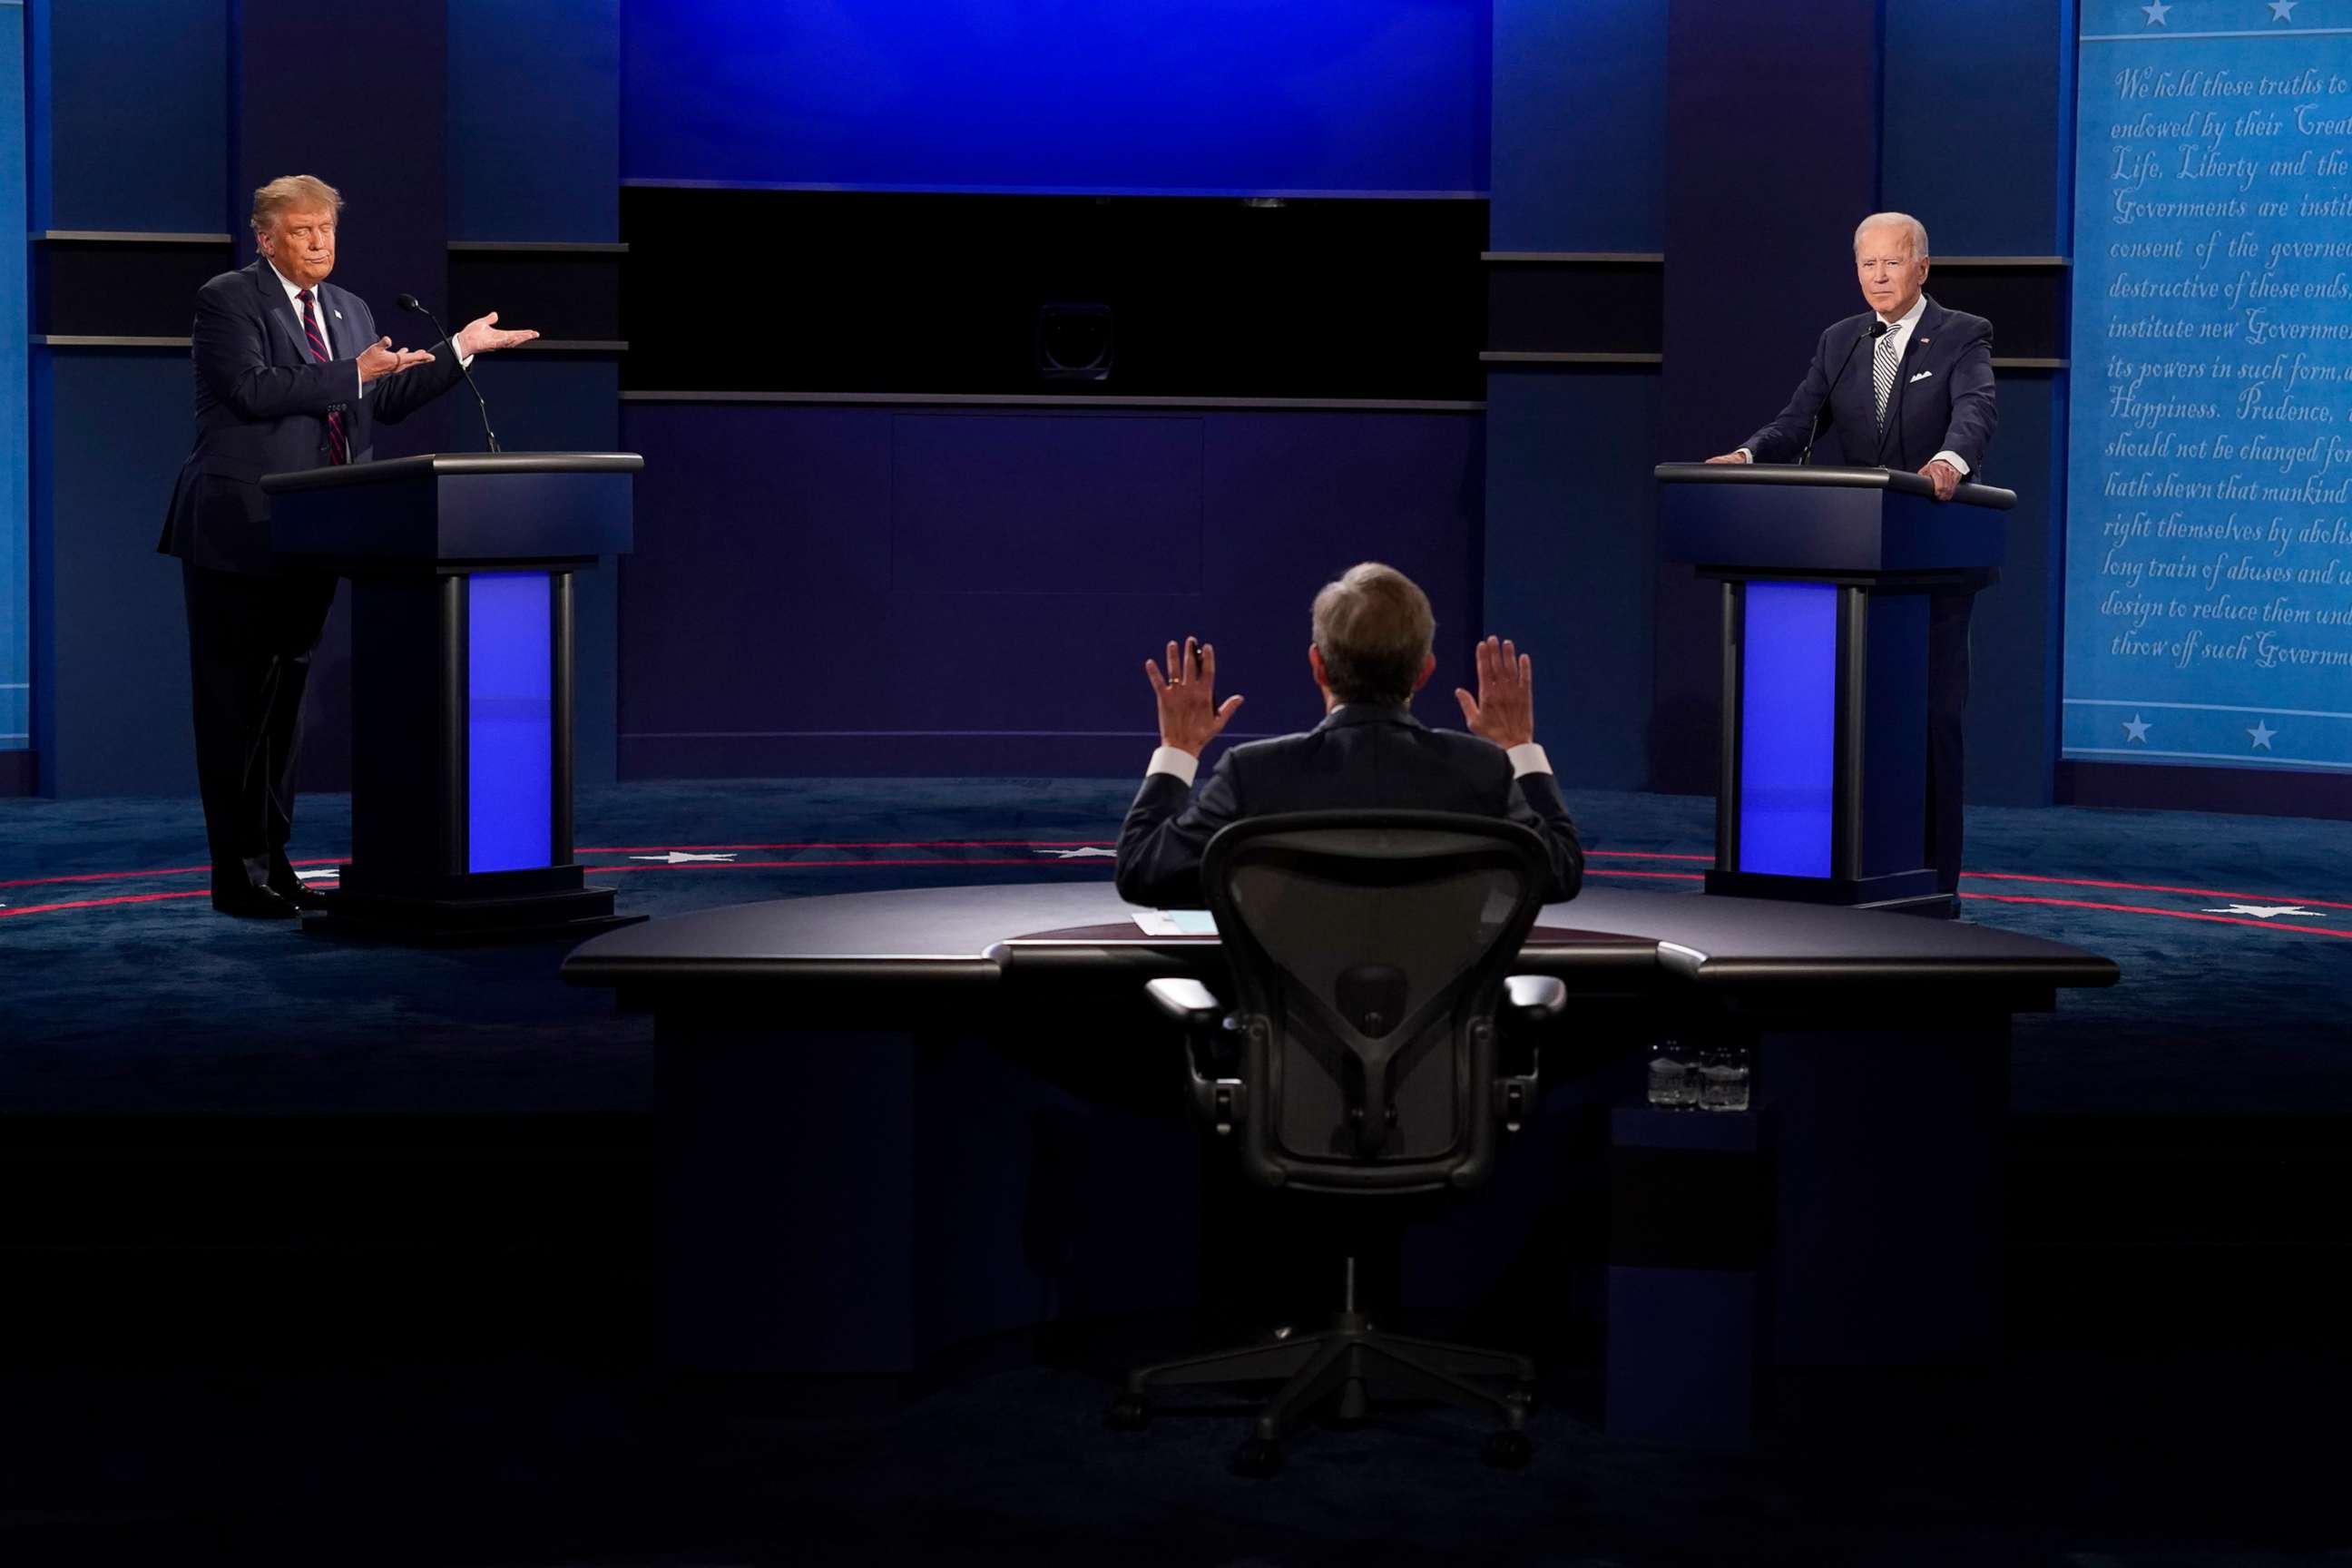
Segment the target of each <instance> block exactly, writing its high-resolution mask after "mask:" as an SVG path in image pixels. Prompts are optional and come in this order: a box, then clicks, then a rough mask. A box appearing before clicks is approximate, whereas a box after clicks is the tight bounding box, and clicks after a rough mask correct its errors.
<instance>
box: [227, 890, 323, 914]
mask: <svg viewBox="0 0 2352 1568" xmlns="http://www.w3.org/2000/svg"><path fill="white" fill-rule="evenodd" d="M213 908H215V909H216V910H219V911H220V912H221V913H223V914H225V915H235V916H236V917H237V918H238V919H240V920H248V921H290V920H299V919H300V918H301V915H302V911H301V910H298V909H296V908H295V907H294V905H293V904H292V902H290V901H289V900H286V899H283V898H280V897H279V896H278V894H276V893H274V892H271V891H270V890H269V889H268V888H246V889H242V890H239V889H231V890H229V891H227V892H225V893H215V894H214V895H213Z"/></svg>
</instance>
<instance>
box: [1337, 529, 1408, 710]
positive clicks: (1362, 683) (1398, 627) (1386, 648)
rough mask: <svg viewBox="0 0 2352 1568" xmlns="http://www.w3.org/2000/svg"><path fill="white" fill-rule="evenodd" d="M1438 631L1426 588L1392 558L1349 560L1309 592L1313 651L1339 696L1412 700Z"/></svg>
mask: <svg viewBox="0 0 2352 1568" xmlns="http://www.w3.org/2000/svg"><path fill="white" fill-rule="evenodd" d="M1436 637H1437V616H1435V614H1433V612H1432V611H1431V609H1430V607H1429V595H1426V594H1424V593H1423V592H1422V591H1421V588H1420V586H1419V584H1415V583H1414V582H1413V580H1412V578H1410V577H1408V576H1406V575H1405V574H1403V573H1402V572H1400V571H1398V570H1397V569H1396V568H1395V567H1393V566H1383V565H1381V563H1379V562H1377V561H1366V562H1363V563H1360V564H1359V565H1355V566H1350V567H1349V568H1348V570H1347V571H1346V572H1345V573H1344V574H1341V575H1340V576H1339V578H1338V579H1337V580H1335V581H1333V582H1329V583H1326V584H1324V585H1323V591H1322V592H1321V593H1319V594H1318V595H1315V651H1316V652H1317V653H1318V654H1320V655H1322V656H1323V679H1324V680H1325V681H1326V682H1327V683H1328V685H1329V686H1330V688H1331V690H1332V692H1333V693H1334V694H1335V695H1336V696H1338V698H1339V700H1340V701H1342V702H1394V703H1403V702H1410V701H1412V689H1413V686H1414V685H1415V684H1416V683H1417V682H1418V681H1419V680H1420V679H1421V669H1422V666H1423V665H1424V664H1427V663H1428V662H1429V652H1430V647H1431V645H1432V644H1433V642H1434V641H1435V640H1436Z"/></svg>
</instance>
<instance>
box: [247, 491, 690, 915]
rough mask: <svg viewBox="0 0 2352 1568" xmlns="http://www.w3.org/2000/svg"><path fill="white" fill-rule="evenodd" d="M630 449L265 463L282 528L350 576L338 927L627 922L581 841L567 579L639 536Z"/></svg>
mask: <svg viewBox="0 0 2352 1568" xmlns="http://www.w3.org/2000/svg"><path fill="white" fill-rule="evenodd" d="M644 466H645V463H644V459H643V458H639V457H637V456H636V455H635V454H634V453H628V452H582V453H565V452H539V453H509V454H492V455H487V456H451V455H427V456H424V457H416V458H394V459H391V460H389V461H386V462H381V463H354V464H352V465H350V466H348V467H345V468H316V469H312V470H310V471H308V472H304V473H298V474H272V475H269V476H268V477H267V478H265V479H263V480H262V489H265V490H267V491H268V492H269V494H270V496H271V498H272V505H271V514H270V541H271V543H272V546H273V547H274V548H275V550H276V551H277V552H278V558H279V559H280V560H281V561H283V562H285V563H288V564H289V566H292V567H296V568H299V569H307V570H311V571H318V572H324V573H331V574H335V575H338V576H343V577H348V578H350V579H351V580H352V858H351V860H350V862H349V863H348V864H346V865H345V866H344V867H343V868H342V870H341V877H340V879H339V885H338V886H337V887H336V888H335V889H332V890H331V891H329V892H328V893H326V895H325V910H324V912H323V914H320V915H316V916H313V917H311V918H310V920H309V921H307V922H306V925H307V927H308V929H310V930H313V931H318V932H320V934H323V935H331V936H357V937H371V938H378V939H384V940H391V941H397V942H425V943H436V944H438V943H452V942H502V941H520V940H529V939H533V938H546V937H563V936H577V935H584V934H586V933H589V932H592V931H601V930H604V929H605V928H607V927H609V926H613V925H616V924H621V923H624V921H625V919H626V918H627V917H623V916H617V915H615V914H614V912H613V893H612V890H611V889H607V888H591V887H588V886H586V885H585V882H584V880H583V877H582V872H581V868H580V867H579V866H578V865H577V864H575V863H573V861H572V574H573V573H575V572H578V571H582V570H584V569H586V568H589V567H593V566H594V565H595V564H596V562H597V560H598V558H600V557H602V556H606V555H619V554H624V553H626V552H627V551H628V549H629V547H630V543H631V533H630V521H629V510H630V489H631V485H632V483H633V479H632V476H634V475H635V473H636V471H637V470H638V469H639V468H643V467H644Z"/></svg>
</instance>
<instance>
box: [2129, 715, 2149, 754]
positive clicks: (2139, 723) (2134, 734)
mask: <svg viewBox="0 0 2352 1568" xmlns="http://www.w3.org/2000/svg"><path fill="white" fill-rule="evenodd" d="M2124 741H2125V743H2126V744H2129V743H2130V742H2134V741H2137V742H2139V743H2140V744H2141V745H2143V746H2145V745H2147V720H2145V719H2143V718H2141V717H2140V716H2139V715H2138V714H2137V713H2135V714H2133V715H2132V716H2131V717H2130V718H2128V719H2126V720H2125V721H2124Z"/></svg>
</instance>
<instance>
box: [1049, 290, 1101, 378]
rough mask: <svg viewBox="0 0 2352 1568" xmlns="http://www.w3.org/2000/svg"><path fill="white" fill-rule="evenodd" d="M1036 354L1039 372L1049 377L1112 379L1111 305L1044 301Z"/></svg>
mask: <svg viewBox="0 0 2352 1568" xmlns="http://www.w3.org/2000/svg"><path fill="white" fill-rule="evenodd" d="M1036 357H1037V374H1038V375H1039V376H1040V377H1041V378H1043V379H1044V380H1046V381H1108V380H1109V379H1110V365H1111V318H1110V307H1109V306H1108V305H1066V304H1057V305H1040V306H1039V307H1038V308H1037V346H1036Z"/></svg>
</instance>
